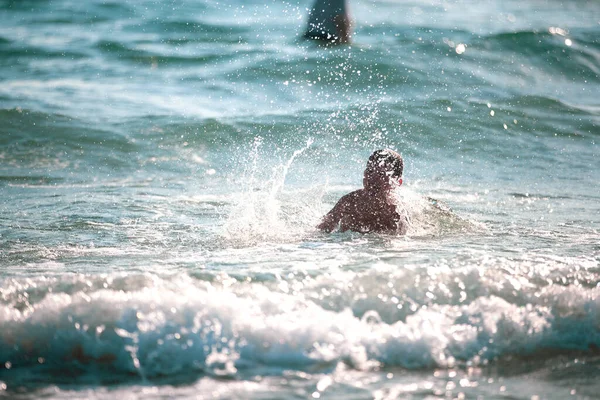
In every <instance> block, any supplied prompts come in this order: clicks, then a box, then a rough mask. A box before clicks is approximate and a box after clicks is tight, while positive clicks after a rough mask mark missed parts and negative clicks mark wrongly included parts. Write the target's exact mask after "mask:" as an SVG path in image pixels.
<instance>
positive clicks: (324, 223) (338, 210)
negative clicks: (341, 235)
mask: <svg viewBox="0 0 600 400" xmlns="http://www.w3.org/2000/svg"><path fill="white" fill-rule="evenodd" d="M347 197H348V195H346V196H344V197H342V198H341V199H340V200H339V201H338V202H337V204H336V205H335V206H334V207H333V208H332V209H331V211H329V212H328V213H327V214H326V215H325V216H324V217H323V219H322V220H321V223H320V224H319V225H317V229H320V230H322V231H325V232H327V233H329V232H331V231H333V230H334V229H335V228H336V227H337V225H338V223H339V222H340V220H341V219H342V216H343V215H344V211H345V209H346V204H347Z"/></svg>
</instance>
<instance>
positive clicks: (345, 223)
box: [317, 149, 408, 235]
mask: <svg viewBox="0 0 600 400" xmlns="http://www.w3.org/2000/svg"><path fill="white" fill-rule="evenodd" d="M403 169H404V162H403V161H402V156H400V154H398V153H396V152H395V151H393V150H389V149H386V150H377V151H374V152H373V154H371V157H369V161H367V167H366V168H365V173H364V177H363V186H364V188H363V189H359V190H356V191H354V192H352V193H348V194H347V195H345V196H343V197H342V198H341V199H340V200H339V201H338V202H337V204H336V205H335V207H333V209H332V210H331V211H329V212H328V213H327V215H325V216H324V217H323V220H322V221H321V223H320V224H319V225H318V226H317V228H318V229H320V230H322V231H325V232H331V231H333V230H334V229H336V228H337V227H338V226H339V229H340V231H342V232H344V231H347V230H351V231H355V232H361V233H367V232H388V233H395V234H400V235H403V234H405V233H406V231H407V228H408V221H407V219H406V217H404V216H401V215H400V214H399V213H398V211H397V209H396V205H395V204H394V201H393V199H392V192H393V190H394V189H395V188H396V187H398V186H400V185H402V172H403Z"/></svg>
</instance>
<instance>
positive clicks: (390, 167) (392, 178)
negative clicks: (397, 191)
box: [363, 149, 404, 190]
mask: <svg viewBox="0 0 600 400" xmlns="http://www.w3.org/2000/svg"><path fill="white" fill-rule="evenodd" d="M403 170H404V161H403V160H402V156H401V155H400V154H398V153H396V152H395V151H393V150H390V149H385V150H376V151H374V152H373V154H371V156H370V157H369V160H368V161H367V167H366V168H365V174H364V178H363V185H364V187H365V189H374V190H388V189H390V188H391V187H392V182H396V184H398V185H401V184H402V172H403Z"/></svg>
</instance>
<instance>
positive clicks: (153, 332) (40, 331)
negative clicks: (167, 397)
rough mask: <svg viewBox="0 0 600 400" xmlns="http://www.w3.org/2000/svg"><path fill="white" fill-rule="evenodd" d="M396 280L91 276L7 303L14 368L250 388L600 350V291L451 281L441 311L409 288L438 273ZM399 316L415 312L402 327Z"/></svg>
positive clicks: (6, 352)
mask: <svg viewBox="0 0 600 400" xmlns="http://www.w3.org/2000/svg"><path fill="white" fill-rule="evenodd" d="M389 268H390V266H388V267H386V266H385V265H383V266H382V267H380V268H375V269H373V270H371V271H369V272H368V273H365V274H356V273H350V272H339V273H337V274H333V275H323V276H322V277H320V278H317V279H310V278H304V279H300V280H298V281H295V280H294V281H289V282H287V283H286V284H285V285H288V286H289V287H292V288H294V290H289V288H288V289H285V290H284V289H281V288H282V287H283V286H285V285H283V286H282V285H281V284H282V283H283V282H280V284H277V281H276V282H274V284H273V285H275V286H272V285H271V284H268V283H267V284H260V283H248V282H240V281H238V280H234V279H231V278H229V277H227V276H226V275H223V274H222V275H219V276H218V279H216V280H215V281H214V282H213V283H208V282H206V281H196V280H193V279H190V278H187V277H177V276H171V277H167V276H166V277H163V278H160V277H158V276H155V275H151V274H146V275H138V276H131V275H129V276H122V277H118V276H117V277H114V278H111V277H108V276H107V277H105V278H104V280H103V282H109V284H108V285H107V286H108V288H104V287H103V286H102V285H101V284H100V281H98V279H97V278H94V277H85V276H81V277H79V278H76V279H74V281H73V283H72V284H70V285H66V286H65V283H62V284H60V285H58V284H57V281H54V283H52V282H50V283H51V284H49V282H47V281H37V282H34V281H29V283H25V284H21V286H19V288H15V290H12V291H10V290H5V289H3V291H2V299H3V301H2V304H1V305H0V325H2V327H3V329H2V332H1V333H0V359H1V360H2V361H3V362H10V363H11V364H12V365H13V366H23V365H27V364H28V363H29V362H30V361H29V360H32V359H33V360H37V359H38V358H41V359H45V360H47V361H48V362H53V363H58V365H65V364H69V363H79V364H81V365H83V366H85V365H105V364H110V365H113V366H114V367H115V368H117V370H119V371H122V372H127V371H129V372H137V373H138V374H139V375H140V376H142V377H143V378H148V377H153V376H154V377H155V376H159V375H171V374H178V373H194V371H195V373H197V374H199V373H208V374H213V375H219V376H220V375H226V376H236V375H237V374H239V373H244V371H248V370H249V369H252V368H258V367H269V368H274V370H277V371H283V370H284V369H289V368H292V369H296V370H298V369H299V370H311V371H314V370H315V369H316V370H319V369H323V368H325V369H329V368H332V367H333V366H335V365H337V364H338V363H343V364H346V365H348V366H350V367H352V368H355V369H371V368H374V367H376V366H378V365H386V366H401V367H405V368H410V369H413V368H416V369H420V368H431V367H445V368H448V367H453V366H455V365H457V364H461V363H466V362H469V363H471V364H472V365H480V364H485V363H488V362H490V361H492V360H494V359H496V358H498V357H503V356H508V355H536V354H539V353H542V355H543V353H544V352H545V351H547V349H552V350H553V351H569V350H573V349H575V350H580V351H586V350H587V349H588V346H598V345H600V333H599V332H600V330H599V329H598V326H600V296H599V295H600V288H598V287H596V288H590V289H586V288H582V287H576V286H567V287H563V286H548V287H547V289H543V290H539V291H536V290H535V289H533V290H529V289H524V293H525V296H524V297H523V299H522V300H519V301H514V300H512V299H511V297H510V296H505V295H503V294H502V292H497V294H493V293H490V292H491V291H493V285H494V281H493V280H486V279H484V276H485V273H484V276H481V275H479V276H480V278H479V280H478V282H473V281H471V282H469V281H468V275H467V276H464V275H463V274H461V273H459V274H456V273H452V272H451V271H450V270H448V271H446V272H443V271H441V272H440V273H439V274H438V275H435V276H431V278H430V279H431V281H430V283H429V284H432V283H433V282H437V285H438V287H437V288H433V287H431V288H430V293H432V295H433V296H435V297H437V300H436V301H435V302H430V301H429V300H431V299H430V298H429V297H428V296H427V295H423V296H422V297H421V298H419V297H418V294H419V293H418V292H413V291H411V288H410V286H411V285H410V283H409V284H407V285H405V286H403V285H402V282H403V281H406V282H414V281H422V280H424V278H425V277H427V276H428V274H427V273H426V274H424V275H423V274H422V273H423V272H424V271H422V270H415V271H413V273H416V275H413V276H412V277H411V276H410V274H411V273H410V271H408V272H397V273H396V274H395V275H394V274H393V273H392V275H391V277H390V272H391V270H389ZM376 271H378V272H376ZM386 271H387V272H386ZM417 276H420V277H421V278H420V279H417V278H416V277H417ZM461 276H463V280H461V282H463V285H464V284H467V285H470V286H473V285H477V287H476V288H474V289H473V288H472V289H465V290H467V291H468V292H469V293H468V295H467V299H463V300H462V301H461V300H460V295H459V294H457V297H456V298H455V300H452V299H451V298H446V300H444V298H443V293H444V288H443V286H444V285H443V282H444V281H445V280H446V278H450V279H449V281H450V282H452V281H453V280H455V278H458V277H461ZM490 277H491V276H490ZM384 279H389V282H390V283H391V285H387V287H388V288H389V291H390V292H389V293H382V292H381V290H380V289H381V288H382V287H386V285H378V284H377V282H381V281H382V280H384ZM505 279H506V277H505ZM426 281H427V279H425V284H427V282H426ZM509 281H510V280H507V282H509ZM85 282H89V283H87V284H86V283H85ZM372 282H375V283H374V284H372V285H371V286H369V285H370V284H371V283H372ZM449 285H450V284H449V283H448V286H449ZM33 286H36V290H37V291H38V292H39V291H40V290H42V291H43V290H46V294H45V296H43V298H42V299H41V300H39V301H37V302H32V303H31V304H29V306H27V307H23V306H17V304H19V302H21V303H23V296H24V295H25V293H30V292H31V290H32V289H31V288H32V287H33ZM460 286H461V284H457V287H458V288H460ZM119 287H120V288H122V289H120V290H117V288H119ZM50 288H54V289H53V290H52V291H51V290H50ZM67 289H68V290H67ZM61 290H62V291H61ZM327 290H329V292H327ZM449 290H450V291H451V292H452V291H453V290H454V289H453V288H450V289H449ZM393 291H395V293H393ZM376 292H377V293H376ZM425 292H426V293H428V292H427V291H425ZM335 293H337V297H338V300H335V299H336V295H335ZM392 297H395V298H396V299H397V300H393V299H392ZM19 299H21V300H19ZM369 299H370V300H369ZM332 302H337V303H338V305H337V306H332V305H333V303H332ZM23 304H24V303H23ZM391 305H393V306H394V307H397V306H399V305H400V306H402V307H405V310H406V311H408V312H405V313H400V314H398V315H396V316H395V317H394V316H393V315H391V314H390V312H389V310H390V306H391ZM411 308H412V310H411ZM382 316H383V317H382ZM594 332H595V333H594Z"/></svg>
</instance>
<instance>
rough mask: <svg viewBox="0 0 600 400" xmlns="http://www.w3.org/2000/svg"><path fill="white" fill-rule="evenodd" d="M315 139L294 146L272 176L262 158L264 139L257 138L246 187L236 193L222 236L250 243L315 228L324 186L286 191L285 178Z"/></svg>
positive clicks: (278, 239) (295, 235)
mask: <svg viewBox="0 0 600 400" xmlns="http://www.w3.org/2000/svg"><path fill="white" fill-rule="evenodd" d="M313 142H314V140H313V139H312V138H309V139H308V140H307V141H306V145H305V146H304V147H302V148H301V149H298V150H295V151H294V152H293V154H292V155H291V157H290V158H289V159H288V160H287V161H286V162H285V163H283V164H281V165H277V166H275V167H273V168H272V169H271V171H270V176H268V178H266V179H264V180H263V179H260V177H261V176H262V175H264V170H265V164H266V163H264V162H263V160H262V158H261V153H260V149H261V146H262V139H261V138H260V137H257V138H255V140H254V144H253V147H252V151H251V152H250V160H251V162H250V163H249V166H250V167H249V168H248V169H247V170H246V171H245V173H244V177H243V181H244V182H247V183H246V184H245V185H244V190H243V192H242V193H241V194H239V196H237V198H236V201H235V204H234V206H233V208H232V210H231V211H230V212H229V214H228V218H227V221H226V222H225V224H224V227H223V233H222V236H223V237H224V238H225V239H226V240H227V241H229V242H233V243H237V244H240V245H250V244H254V243H257V242H260V241H275V242H281V241H289V240H295V239H297V238H298V237H299V236H301V235H302V234H304V233H306V232H307V230H312V227H313V226H314V225H315V224H316V221H317V220H318V217H319V215H320V214H319V213H320V203H321V198H322V196H323V189H322V188H319V187H313V188H309V189H304V190H294V191H293V192H287V191H284V186H285V180H286V177H287V176H288V173H289V171H290V168H291V167H292V165H293V164H294V161H295V160H296V159H297V157H299V156H300V155H302V154H303V153H304V152H305V151H306V150H308V149H309V148H310V147H311V145H312V144H313Z"/></svg>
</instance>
